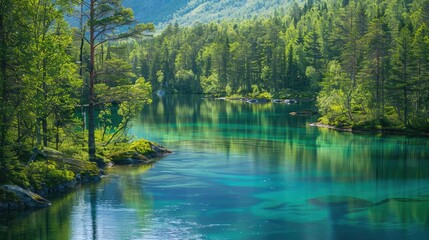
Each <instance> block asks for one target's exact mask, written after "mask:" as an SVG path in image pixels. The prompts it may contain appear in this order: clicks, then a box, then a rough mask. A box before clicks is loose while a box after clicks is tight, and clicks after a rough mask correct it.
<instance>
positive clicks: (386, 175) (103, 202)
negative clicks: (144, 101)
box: [0, 96, 429, 240]
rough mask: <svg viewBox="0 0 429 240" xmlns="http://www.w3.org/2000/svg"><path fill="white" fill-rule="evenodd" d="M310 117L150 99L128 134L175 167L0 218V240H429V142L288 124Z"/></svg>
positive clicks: (113, 173) (193, 99)
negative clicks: (160, 148)
mask: <svg viewBox="0 0 429 240" xmlns="http://www.w3.org/2000/svg"><path fill="white" fill-rule="evenodd" d="M310 108H312V107H311V105H305V104H297V105H285V104H271V103H269V104H261V105H258V104H247V103H242V102H225V101H218V100H210V99H202V98H201V97H200V96H182V97H180V96H173V97H171V96H166V97H163V98H162V99H160V98H155V99H154V103H153V104H152V105H151V106H148V107H145V109H144V110H143V111H142V114H141V116H140V118H139V119H136V121H135V122H134V124H133V127H132V129H130V134H133V135H135V136H136V137H137V138H147V139H150V140H152V141H156V142H159V143H161V144H162V145H164V146H165V147H168V148H169V149H171V150H173V151H174V153H173V154H172V155H170V156H168V157H166V158H164V159H162V160H160V161H158V162H157V163H155V164H154V165H153V166H125V167H113V168H112V169H109V170H108V176H107V177H106V178H104V179H103V180H102V182H101V183H98V184H93V185H90V186H84V187H81V188H80V189H79V190H77V191H74V192H72V193H70V194H66V195H62V196H59V197H56V198H54V199H53V206H52V207H50V208H48V209H42V210H39V211H35V212H29V213H24V214H20V215H18V216H13V217H10V216H7V217H6V216H5V217H2V219H3V220H0V239H14V240H15V239H162V240H167V239H270V240H274V239H377V240H379V239H393V240H395V239H401V240H402V239H429V140H428V139H427V138H423V137H409V136H408V137H407V136H380V135H363V134H360V135H356V134H350V133H339V132H335V131H332V130H327V129H318V128H314V127H308V126H306V123H308V122H311V121H314V120H315V119H316V118H317V117H314V116H313V117H302V116H291V115H289V112H291V111H297V110H305V109H310Z"/></svg>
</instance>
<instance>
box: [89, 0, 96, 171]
mask: <svg viewBox="0 0 429 240" xmlns="http://www.w3.org/2000/svg"><path fill="white" fill-rule="evenodd" d="M94 5H95V0H91V3H90V20H91V21H92V20H94V19H95V16H94V15H95V6H94ZM89 45H90V46H89V47H90V66H89V69H90V70H89V89H88V154H89V160H90V161H91V162H97V158H96V148H95V116H94V114H95V113H94V81H95V27H94V24H93V23H90V25H89Z"/></svg>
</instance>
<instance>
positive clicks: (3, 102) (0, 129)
mask: <svg viewBox="0 0 429 240" xmlns="http://www.w3.org/2000/svg"><path fill="white" fill-rule="evenodd" d="M2 3H3V4H4V5H3V6H1V10H0V11H1V12H0V59H1V60H0V88H1V89H0V94H1V95H0V97H1V98H0V120H1V122H0V161H3V157H4V147H5V145H6V135H7V134H6V132H7V115H6V106H7V81H6V79H7V77H6V74H7V59H8V58H7V39H6V38H7V34H6V26H5V14H4V13H5V12H3V11H6V8H7V7H9V3H5V2H3V1H2Z"/></svg>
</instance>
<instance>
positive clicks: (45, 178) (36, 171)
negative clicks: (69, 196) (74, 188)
mask: <svg viewBox="0 0 429 240" xmlns="http://www.w3.org/2000/svg"><path fill="white" fill-rule="evenodd" d="M26 174H27V176H28V179H29V182H30V185H31V186H32V187H34V188H35V189H36V190H41V189H43V188H45V187H48V188H51V187H55V186H57V185H59V184H64V183H67V182H70V181H72V180H74V177H75V174H74V173H73V172H72V171H70V170H67V169H62V168H61V167H60V166H59V165H58V163H57V162H56V161H37V162H32V163H30V165H29V166H28V168H26Z"/></svg>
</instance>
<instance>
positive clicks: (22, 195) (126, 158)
mask: <svg viewBox="0 0 429 240" xmlns="http://www.w3.org/2000/svg"><path fill="white" fill-rule="evenodd" d="M145 144H149V146H150V149H151V150H149V151H146V152H139V149H138V148H136V147H134V148H130V149H127V150H126V151H122V152H119V153H115V154H112V155H111V156H106V158H105V159H106V162H107V164H106V166H107V167H111V166H113V165H139V164H150V163H153V162H155V161H157V160H159V159H160V158H163V157H165V156H167V155H169V154H171V153H172V152H171V151H169V150H168V149H166V148H164V147H162V146H161V145H158V144H155V143H152V142H149V141H146V142H145ZM146 150H147V149H146ZM38 155H39V156H40V157H42V158H44V159H49V161H55V162H56V163H57V164H59V165H61V166H63V167H64V168H65V169H68V170H70V171H71V172H73V173H74V178H73V179H72V180H69V181H63V182H60V183H58V184H55V185H54V186H41V187H39V188H37V189H36V188H34V187H30V188H28V189H25V188H22V187H20V186H17V185H11V184H5V185H1V186H0V212H13V211H22V210H25V209H37V208H45V207H49V206H50V205H51V202H50V201H49V200H48V199H46V198H45V197H46V196H47V195H48V194H51V193H61V192H68V191H71V190H73V189H75V188H76V187H77V186H79V185H82V184H87V183H93V182H98V181H100V180H101V177H102V176H103V175H104V172H103V170H102V169H99V168H98V167H97V166H96V164H95V163H91V162H88V161H83V160H78V159H74V158H71V157H68V156H66V155H65V154H63V153H61V152H59V151H56V150H53V149H49V148H45V149H43V150H41V151H39V153H38ZM45 185H46V184H45Z"/></svg>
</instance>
